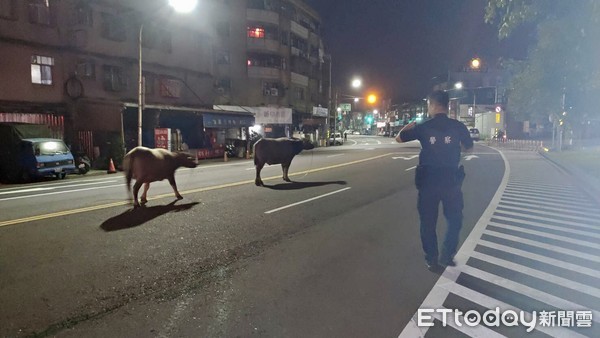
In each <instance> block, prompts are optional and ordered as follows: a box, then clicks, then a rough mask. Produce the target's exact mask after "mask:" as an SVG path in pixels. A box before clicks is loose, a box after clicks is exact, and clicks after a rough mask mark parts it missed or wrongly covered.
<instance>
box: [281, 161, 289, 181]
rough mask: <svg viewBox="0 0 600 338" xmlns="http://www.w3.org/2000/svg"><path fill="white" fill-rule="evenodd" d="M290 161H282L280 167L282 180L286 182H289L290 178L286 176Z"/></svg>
mask: <svg viewBox="0 0 600 338" xmlns="http://www.w3.org/2000/svg"><path fill="white" fill-rule="evenodd" d="M291 164H292V163H291V162H288V163H283V164H282V165H281V168H282V169H283V180H284V181H286V182H291V181H292V180H290V178H289V177H288V171H289V170H290V165H291Z"/></svg>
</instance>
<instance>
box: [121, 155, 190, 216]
mask: <svg viewBox="0 0 600 338" xmlns="http://www.w3.org/2000/svg"><path fill="white" fill-rule="evenodd" d="M179 167H186V168H195V167H196V162H195V161H194V159H193V158H192V157H190V156H189V155H188V154H185V153H172V152H170V151H168V150H165V149H150V148H146V147H136V148H134V149H132V150H131V151H130V152H128V153H127V155H125V158H124V159H123V170H124V171H125V176H126V179H127V190H128V191H131V179H132V178H135V184H134V185H133V205H134V207H139V206H140V203H139V202H138V192H139V190H140V187H141V186H142V184H144V192H143V193H142V198H141V202H142V205H144V204H146V202H148V200H147V199H146V197H147V193H148V189H150V183H151V182H155V181H162V180H164V179H165V178H166V179H168V180H169V183H170V184H171V187H173V191H174V192H175V196H176V197H177V199H182V198H183V197H182V196H181V194H179V191H177V184H176V183H175V170H177V168H179Z"/></svg>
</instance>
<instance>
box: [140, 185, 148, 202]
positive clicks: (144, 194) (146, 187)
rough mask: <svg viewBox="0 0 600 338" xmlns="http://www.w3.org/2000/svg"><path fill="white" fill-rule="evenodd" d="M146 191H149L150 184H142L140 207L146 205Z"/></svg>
mask: <svg viewBox="0 0 600 338" xmlns="http://www.w3.org/2000/svg"><path fill="white" fill-rule="evenodd" d="M148 189H150V183H144V191H143V192H142V197H141V199H140V202H141V204H142V205H146V203H148Z"/></svg>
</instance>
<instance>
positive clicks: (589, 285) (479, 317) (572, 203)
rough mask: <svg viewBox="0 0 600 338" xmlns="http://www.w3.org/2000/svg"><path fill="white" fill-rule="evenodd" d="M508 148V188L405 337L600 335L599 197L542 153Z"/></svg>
mask: <svg viewBox="0 0 600 338" xmlns="http://www.w3.org/2000/svg"><path fill="white" fill-rule="evenodd" d="M502 156H503V157H504V162H505V165H506V172H505V176H504V178H503V181H502V183H501V187H500V189H499V190H498V192H497V193H496V195H495V196H494V198H493V200H492V203H490V206H489V207H488V209H487V210H486V211H485V213H484V215H483V216H482V218H481V219H480V220H479V222H478V224H477V225H476V226H475V228H474V230H473V231H472V232H471V234H470V235H469V237H468V238H467V240H466V241H465V243H463V245H462V247H461V249H460V251H459V252H458V254H457V255H456V260H457V263H458V265H457V266H456V267H449V268H447V269H446V270H445V271H444V273H443V274H442V276H440V279H439V280H438V282H437V283H436V285H435V286H434V288H433V289H432V290H431V292H430V293H429V295H428V296H427V297H426V299H425V300H424V302H423V304H422V305H421V306H420V307H419V310H418V311H417V313H415V315H414V316H413V318H412V320H411V321H410V322H409V323H408V324H407V326H406V327H405V328H404V330H403V331H402V333H401V334H400V337H439V336H443V337H522V336H525V335H527V336H528V337H530V336H531V337H600V205H598V202H597V201H595V200H594V199H593V198H592V197H591V196H589V195H587V194H586V193H584V192H583V191H582V190H581V189H579V188H577V187H576V185H575V184H574V183H573V182H572V181H571V177H570V176H569V175H568V174H566V173H564V172H563V171H561V170H560V169H558V168H556V167H555V166H553V165H552V164H551V163H549V162H548V161H547V160H545V159H543V158H542V157H541V156H540V155H539V154H537V153H523V152H516V151H515V152H510V151H508V152H505V153H503V154H502ZM431 309H437V310H436V311H430V310H431ZM440 309H441V310H440ZM458 311H460V312H458ZM494 311H495V312H494ZM511 311H513V312H511ZM508 312H510V313H509V316H507V317H506V319H507V321H499V320H498V319H499V317H501V316H503V315H504V314H505V313H508ZM513 313H514V314H519V315H520V314H521V313H523V318H515V317H512V316H510V314H513ZM425 315H427V316H429V317H427V316H425ZM486 315H488V317H486ZM461 316H462V317H461ZM469 318H470V319H471V320H470V319H469ZM486 318H487V320H486ZM426 319H431V320H429V321H426ZM517 319H518V320H517ZM521 319H522V320H521ZM499 323H500V324H503V325H499ZM506 323H508V325H506ZM473 324H477V325H473ZM425 325H429V326H425ZM530 327H531V328H530ZM529 331H531V332H529Z"/></svg>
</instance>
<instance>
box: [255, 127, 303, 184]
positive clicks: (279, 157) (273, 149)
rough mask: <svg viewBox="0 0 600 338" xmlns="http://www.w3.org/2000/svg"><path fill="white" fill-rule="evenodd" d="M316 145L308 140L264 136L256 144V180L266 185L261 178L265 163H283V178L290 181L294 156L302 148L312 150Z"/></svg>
mask: <svg viewBox="0 0 600 338" xmlns="http://www.w3.org/2000/svg"><path fill="white" fill-rule="evenodd" d="M314 147H315V146H314V145H313V144H312V143H310V142H308V141H303V140H299V139H294V138H285V137H282V138H277V139H272V138H263V139H260V140H258V142H256V143H255V144H254V165H255V166H256V180H255V181H254V183H255V184H256V185H258V186H261V185H264V184H263V181H262V180H261V179H260V171H261V170H262V168H263V167H264V166H265V164H281V168H282V169H283V180H284V181H286V182H290V178H289V177H288V170H289V169H290V164H292V160H293V159H294V156H296V155H298V154H299V153H300V152H301V151H302V150H310V149H313V148H314Z"/></svg>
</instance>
